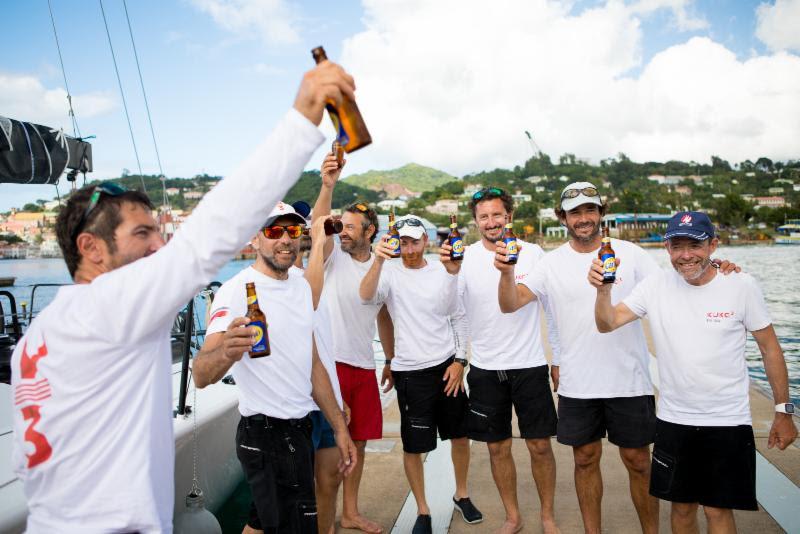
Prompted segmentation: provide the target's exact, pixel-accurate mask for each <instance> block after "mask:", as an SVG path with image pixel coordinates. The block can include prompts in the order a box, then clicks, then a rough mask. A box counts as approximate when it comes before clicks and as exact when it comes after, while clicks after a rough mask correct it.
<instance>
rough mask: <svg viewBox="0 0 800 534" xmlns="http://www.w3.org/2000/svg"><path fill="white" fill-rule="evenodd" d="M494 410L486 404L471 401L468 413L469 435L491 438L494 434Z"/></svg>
mask: <svg viewBox="0 0 800 534" xmlns="http://www.w3.org/2000/svg"><path fill="white" fill-rule="evenodd" d="M493 420H494V410H493V409H491V408H490V407H488V406H486V405H485V404H480V403H478V402H474V401H469V411H468V412H467V429H468V430H469V434H470V435H472V434H474V435H476V436H489V435H491V434H492V433H493V432H494V430H495V429H494V428H493Z"/></svg>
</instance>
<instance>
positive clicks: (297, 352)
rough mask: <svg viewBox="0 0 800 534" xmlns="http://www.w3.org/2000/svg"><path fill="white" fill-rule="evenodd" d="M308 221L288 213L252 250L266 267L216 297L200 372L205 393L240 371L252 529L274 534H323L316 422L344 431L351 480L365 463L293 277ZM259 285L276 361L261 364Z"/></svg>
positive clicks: (280, 209)
mask: <svg viewBox="0 0 800 534" xmlns="http://www.w3.org/2000/svg"><path fill="white" fill-rule="evenodd" d="M304 229H305V219H303V218H302V217H301V216H300V215H298V214H297V213H296V212H295V211H294V209H293V208H292V207H291V206H289V205H288V204H284V203H283V202H281V203H279V204H278V205H277V206H276V207H275V209H274V210H273V211H272V213H271V214H270V216H269V217H268V218H267V220H266V222H265V223H264V227H263V228H262V230H261V231H260V232H259V233H258V234H257V235H256V237H254V238H253V240H252V241H251V244H252V246H253V248H254V249H255V250H256V261H255V263H254V264H253V265H251V266H249V267H247V268H246V269H244V270H242V271H241V272H240V273H239V274H237V275H236V276H234V277H233V278H231V279H230V280H228V281H227V282H225V283H224V284H222V287H220V288H219V290H218V291H217V294H216V296H215V297H214V303H213V304H212V308H211V317H212V319H211V321H210V322H209V324H208V327H207V330H206V339H205V342H204V343H203V347H202V349H201V350H200V353H199V354H198V355H197V357H196V358H195V360H194V365H193V366H192V378H193V379H194V382H195V384H196V385H197V387H200V388H203V387H205V386H206V385H208V384H211V383H214V382H217V381H218V380H220V379H221V378H222V377H223V376H225V374H226V373H227V372H228V369H231V368H232V374H233V378H234V380H235V381H236V385H237V387H238V390H239V413H241V415H242V418H241V420H240V421H239V427H238V429H237V432H236V453H237V456H238V457H239V461H240V462H241V464H242V469H243V471H244V473H245V477H246V478H247V482H248V484H249V485H250V490H251V492H252V495H253V506H251V510H250V518H249V520H248V523H247V524H248V527H250V528H252V529H254V530H263V531H264V532H267V533H278V532H292V533H301V534H312V533H316V532H317V529H318V525H317V513H316V500H315V493H314V470H313V465H314V463H313V456H314V449H313V444H312V440H311V430H312V427H311V419H310V418H309V416H308V414H309V412H311V411H313V410H315V409H316V408H317V407H319V409H320V410H321V411H322V413H323V414H324V415H325V418H326V419H327V420H328V421H329V422H330V424H331V426H332V427H333V429H334V436H335V441H336V446H337V447H338V449H339V454H340V456H341V460H340V469H341V470H342V471H343V472H344V473H345V474H348V473H349V472H350V471H351V470H352V469H353V467H354V466H355V461H356V453H355V447H354V446H353V442H352V441H351V440H350V436H349V434H348V432H347V424H346V423H345V420H344V416H343V414H342V412H341V409H340V407H339V406H338V405H337V402H336V398H335V395H334V392H333V388H332V386H331V381H330V378H329V376H328V373H327V371H326V369H325V366H324V364H323V363H322V362H321V361H320V358H319V355H318V353H317V349H316V345H315V342H314V338H315V336H314V321H315V318H314V302H313V297H312V293H311V287H310V286H309V284H308V282H307V281H306V280H305V278H303V277H301V276H290V275H289V270H290V269H291V268H293V264H294V261H295V259H296V256H297V252H298V248H299V238H300V237H301V236H302V235H303V230H304ZM248 283H254V284H255V289H256V297H257V303H258V305H259V307H260V309H261V310H262V311H263V312H264V315H265V316H266V320H267V328H266V331H267V334H265V337H266V338H268V339H269V342H268V343H269V346H270V348H271V354H270V355H268V356H263V357H259V358H252V357H251V356H250V355H249V354H248V355H247V356H245V354H244V353H245V352H246V351H247V350H248V349H249V348H250V347H251V346H252V344H253V340H252V338H253V336H255V335H256V332H254V331H253V330H254V328H251V327H247V326H246V325H247V324H248V322H249V320H248V319H247V318H246V317H245V314H246V312H247V305H248V303H249V302H248V296H247V294H246V288H245V286H246V284H248Z"/></svg>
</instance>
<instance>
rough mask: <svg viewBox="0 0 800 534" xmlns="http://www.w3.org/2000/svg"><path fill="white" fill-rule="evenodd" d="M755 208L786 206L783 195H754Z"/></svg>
mask: <svg viewBox="0 0 800 534" xmlns="http://www.w3.org/2000/svg"><path fill="white" fill-rule="evenodd" d="M755 201H756V209H758V208H762V207H764V208H783V207H785V206H786V199H784V198H783V197H755Z"/></svg>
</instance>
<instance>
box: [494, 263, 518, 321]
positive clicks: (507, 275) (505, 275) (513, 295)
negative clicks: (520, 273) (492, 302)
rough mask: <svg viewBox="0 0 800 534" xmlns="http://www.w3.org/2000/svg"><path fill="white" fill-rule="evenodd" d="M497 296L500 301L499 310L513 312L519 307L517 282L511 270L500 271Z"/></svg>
mask: <svg viewBox="0 0 800 534" xmlns="http://www.w3.org/2000/svg"><path fill="white" fill-rule="evenodd" d="M497 296H498V299H499V301H500V311H502V312H503V313H513V312H515V311H517V310H518V309H519V308H520V305H519V293H517V282H516V280H515V279H514V272H513V271H509V272H501V273H500V283H499V284H498V287H497Z"/></svg>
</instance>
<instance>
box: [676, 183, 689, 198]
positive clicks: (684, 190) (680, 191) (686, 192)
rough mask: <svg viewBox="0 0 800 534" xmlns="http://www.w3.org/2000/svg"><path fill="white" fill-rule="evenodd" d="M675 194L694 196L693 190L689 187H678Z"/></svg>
mask: <svg viewBox="0 0 800 534" xmlns="http://www.w3.org/2000/svg"><path fill="white" fill-rule="evenodd" d="M675 192H676V193H678V194H679V195H681V196H689V195H691V194H692V188H691V187H689V186H688V185H676V186H675Z"/></svg>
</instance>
